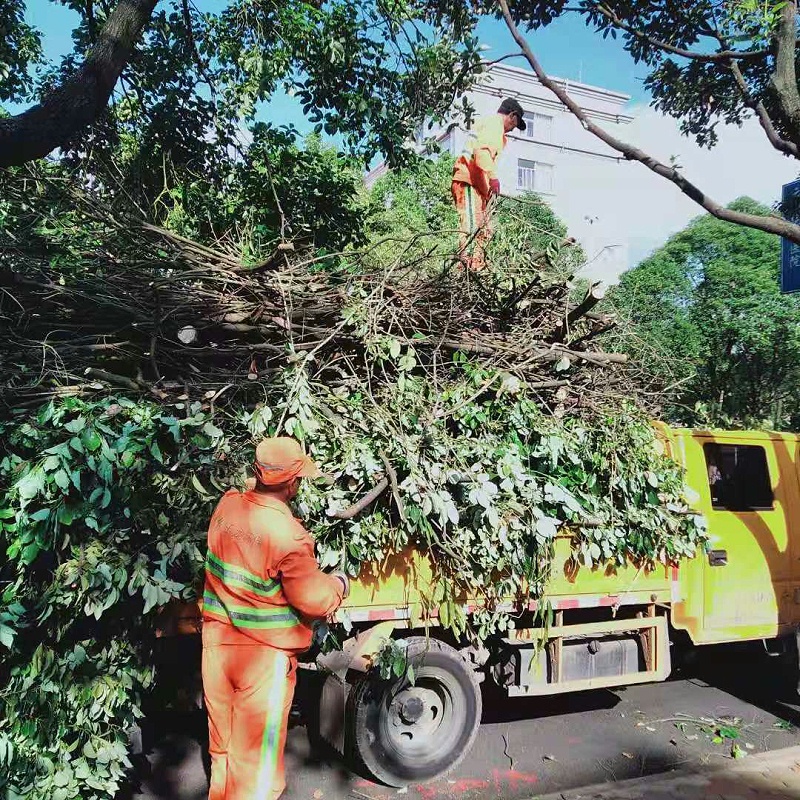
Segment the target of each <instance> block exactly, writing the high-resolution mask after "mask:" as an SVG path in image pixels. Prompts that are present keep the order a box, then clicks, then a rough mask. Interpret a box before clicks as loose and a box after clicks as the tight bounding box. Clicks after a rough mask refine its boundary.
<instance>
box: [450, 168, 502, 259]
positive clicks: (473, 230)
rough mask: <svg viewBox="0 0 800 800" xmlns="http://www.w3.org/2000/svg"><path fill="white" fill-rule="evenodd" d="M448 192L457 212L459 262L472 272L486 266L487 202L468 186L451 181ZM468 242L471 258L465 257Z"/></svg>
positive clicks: (487, 235) (488, 224)
mask: <svg viewBox="0 0 800 800" xmlns="http://www.w3.org/2000/svg"><path fill="white" fill-rule="evenodd" d="M450 191H451V193H452V195H453V202H454V203H455V206H456V211H457V212H458V220H459V228H460V230H461V240H460V243H459V248H460V250H461V260H462V261H464V262H465V263H466V264H467V266H469V268H470V269H472V270H473V271H474V272H479V271H480V270H482V269H483V268H484V267H485V266H486V252H485V251H486V245H487V244H488V243H489V241H490V240H491V238H492V233H493V231H492V227H491V215H490V214H489V211H488V208H489V202H488V200H487V199H486V198H485V197H483V195H482V194H481V193H480V192H478V191H476V190H475V189H474V188H473V187H472V186H470V184H468V183H463V182H461V181H453V183H452V186H451V188H450ZM470 240H472V241H473V242H474V247H473V251H472V256H469V255H467V247H468V246H469V243H470Z"/></svg>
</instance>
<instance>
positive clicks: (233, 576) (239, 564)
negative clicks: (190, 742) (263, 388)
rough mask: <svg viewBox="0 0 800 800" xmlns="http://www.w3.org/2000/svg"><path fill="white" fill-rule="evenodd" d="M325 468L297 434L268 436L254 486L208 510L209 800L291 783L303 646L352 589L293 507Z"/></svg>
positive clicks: (234, 799)
mask: <svg viewBox="0 0 800 800" xmlns="http://www.w3.org/2000/svg"><path fill="white" fill-rule="evenodd" d="M320 474H321V473H320V471H319V469H318V468H317V466H316V464H314V462H313V461H312V460H311V459H310V458H309V457H308V456H306V455H305V454H304V453H303V450H302V448H301V447H300V445H299V444H298V442H296V441H295V440H294V439H290V438H286V437H280V438H274V439H265V440H264V441H262V442H261V443H260V444H259V445H258V447H257V448H256V458H255V483H254V485H253V484H251V488H248V489H247V490H246V491H244V492H241V493H240V492H238V491H235V490H232V491H229V492H227V493H226V494H225V495H224V496H223V498H222V500H220V502H219V504H218V505H217V508H216V510H215V511H214V514H213V516H212V517H211V523H210V525H209V528H208V554H207V557H206V577H205V591H204V593H203V693H204V696H205V702H206V708H207V710H208V728H209V751H210V753H211V787H210V790H209V800H274V798H277V797H279V796H280V794H281V793H282V792H283V790H284V788H285V786H286V781H285V777H284V767H283V749H284V745H285V743H286V727H287V722H288V717H289V709H290V706H291V703H292V695H293V694H294V687H295V677H296V676H295V671H296V666H297V654H298V653H301V652H303V651H305V650H308V648H309V647H310V646H311V640H312V636H313V624H314V622H315V621H317V620H323V619H327V618H330V617H331V615H332V614H333V613H334V612H335V611H336V609H337V608H338V607H339V604H340V603H341V602H342V599H343V597H346V596H347V593H348V591H349V581H348V579H347V577H346V576H345V575H344V574H342V573H333V574H330V575H329V574H326V573H324V572H322V571H321V570H320V568H319V566H318V564H317V561H316V559H315V557H314V542H313V540H312V539H311V536H310V535H309V534H308V533H307V532H306V531H305V530H304V528H303V526H302V525H301V524H300V522H299V521H298V520H297V519H295V518H294V516H293V515H292V513H291V511H290V509H289V506H288V502H289V501H290V500H291V499H292V498H293V497H294V496H295V495H296V493H297V488H298V485H299V483H300V479H301V478H316V477H319V476H320Z"/></svg>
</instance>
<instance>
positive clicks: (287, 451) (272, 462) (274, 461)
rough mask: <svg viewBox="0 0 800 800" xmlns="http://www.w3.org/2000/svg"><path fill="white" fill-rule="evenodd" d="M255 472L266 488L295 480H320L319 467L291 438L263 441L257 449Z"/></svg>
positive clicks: (283, 437)
mask: <svg viewBox="0 0 800 800" xmlns="http://www.w3.org/2000/svg"><path fill="white" fill-rule="evenodd" d="M254 466H255V471H256V475H257V476H258V479H259V481H261V483H263V484H265V485H266V486H279V485H280V484H282V483H289V481H293V480H294V479H295V478H319V477H321V476H322V472H320V469H319V467H318V466H317V465H316V464H315V463H314V462H313V461H312V460H311V459H310V458H309V457H308V456H307V455H306V454H305V453H304V452H303V448H302V447H301V446H300V442H298V441H297V440H296V439H292V438H290V437H289V436H276V437H273V438H272V439H262V440H261V441H260V442H259V444H258V447H256V460H255V465H254Z"/></svg>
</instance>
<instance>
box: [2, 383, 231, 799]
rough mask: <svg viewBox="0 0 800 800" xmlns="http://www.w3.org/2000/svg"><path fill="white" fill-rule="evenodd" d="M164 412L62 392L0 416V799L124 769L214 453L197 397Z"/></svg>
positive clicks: (56, 794) (194, 535)
mask: <svg viewBox="0 0 800 800" xmlns="http://www.w3.org/2000/svg"><path fill="white" fill-rule="evenodd" d="M174 412H175V414H176V415H177V414H180V416H176V415H173V414H171V413H169V411H167V410H164V409H160V408H158V407H156V406H154V405H152V404H148V403H142V402H141V401H138V402H133V401H132V400H129V399H126V398H107V399H105V400H101V401H99V402H96V403H85V402H83V401H80V400H75V399H67V400H65V401H63V402H60V403H49V404H47V405H45V406H44V407H43V408H42V409H41V410H40V411H39V412H38V413H35V414H31V415H24V416H23V417H21V418H20V417H16V418H10V419H7V420H5V421H4V422H3V423H2V425H0V436H2V440H3V458H2V460H1V461H0V483H1V484H2V485H3V486H4V487H5V488H4V490H3V493H2V496H0V520H1V522H0V524H1V525H2V531H1V532H0V542H2V546H3V552H4V554H5V557H6V560H5V562H4V564H3V567H2V571H0V589H2V602H1V603H0V620H2V623H1V624H0V641H1V642H2V644H3V646H4V648H6V650H7V654H6V656H4V657H3V659H2V660H1V661H0V675H2V678H1V679H0V683H2V686H3V688H2V690H0V788H1V789H2V790H3V791H4V792H5V793H7V794H8V795H9V796H12V797H13V796H27V797H43V798H44V797H52V798H58V799H60V800H66V799H67V798H74V797H82V798H95V797H97V798H100V797H112V796H113V795H114V794H115V793H116V791H117V790H118V789H119V787H120V785H121V782H122V780H123V777H124V771H125V768H126V767H127V766H130V765H129V762H128V759H127V739H126V735H125V731H126V729H127V728H128V727H130V726H131V725H132V724H133V723H134V722H135V720H136V718H137V716H138V715H139V701H140V697H141V693H142V692H143V691H144V690H145V689H147V688H148V687H149V686H150V685H151V683H152V680H153V670H152V667H151V666H149V665H148V652H149V645H150V642H151V636H152V627H153V616H154V612H155V610H156V609H157V608H159V607H160V606H163V605H164V604H165V603H167V602H169V601H170V600H172V599H173V598H179V597H189V596H192V595H193V591H194V588H193V584H192V582H193V579H194V577H195V576H196V573H197V569H198V566H199V565H200V564H201V560H202V552H201V550H200V549H199V546H200V543H201V541H202V536H203V531H204V527H205V524H206V522H207V518H208V514H209V513H210V510H211V507H212V503H213V499H214V495H216V494H217V493H218V489H215V488H214V485H213V483H212V481H214V480H216V476H220V475H222V474H224V472H225V463H226V462H225V457H226V455H227V453H228V446H227V444H226V442H225V440H224V438H223V433H222V431H221V430H220V429H219V428H217V427H216V426H215V425H213V424H212V423H211V422H210V421H209V420H208V418H207V416H206V415H205V414H203V413H202V412H201V411H200V409H199V408H196V407H195V408H189V409H181V410H178V409H174ZM198 473H199V474H201V475H203V478H204V480H205V481H206V482H207V484H206V486H207V488H206V486H204V485H203V484H201V483H200V481H199V480H198V478H197V474H198ZM217 485H218V486H219V484H217ZM212 493H213V494H212ZM157 498H158V499H159V500H160V502H157V501H156V499H157ZM8 651H10V652H8Z"/></svg>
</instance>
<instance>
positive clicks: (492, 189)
mask: <svg viewBox="0 0 800 800" xmlns="http://www.w3.org/2000/svg"><path fill="white" fill-rule="evenodd" d="M489 194H490V195H493V196H495V197H496V196H497V195H499V194H500V181H499V180H498V179H497V178H490V179H489Z"/></svg>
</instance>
